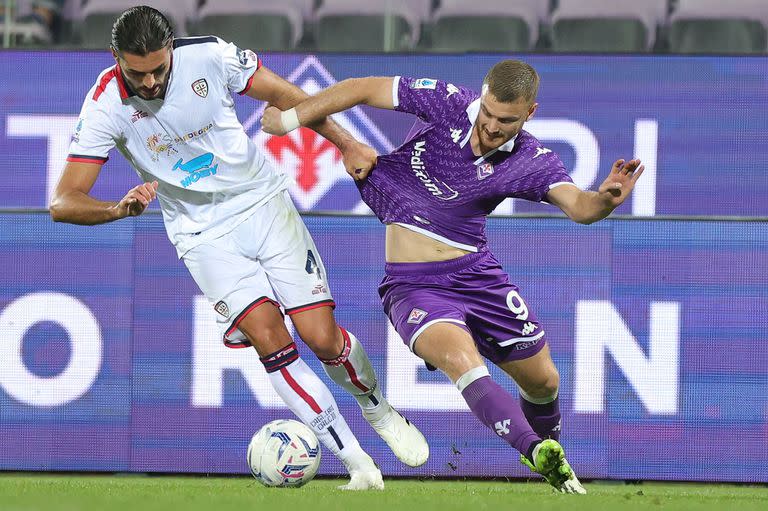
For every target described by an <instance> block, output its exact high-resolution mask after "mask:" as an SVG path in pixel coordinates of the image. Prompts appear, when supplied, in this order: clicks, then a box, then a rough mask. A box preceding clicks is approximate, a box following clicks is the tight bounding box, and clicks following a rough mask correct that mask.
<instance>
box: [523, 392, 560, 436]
mask: <svg viewBox="0 0 768 511" xmlns="http://www.w3.org/2000/svg"><path fill="white" fill-rule="evenodd" d="M520 408H522V410H523V413H524V414H525V418H526V419H528V422H529V423H530V425H531V427H532V428H533V430H534V431H535V432H536V434H537V435H539V436H540V437H541V438H551V439H552V440H557V441H558V442H559V441H560V401H559V399H558V398H555V400H554V401H552V402H551V403H545V404H542V405H539V404H536V403H531V402H530V401H528V400H526V399H525V398H523V397H522V396H520Z"/></svg>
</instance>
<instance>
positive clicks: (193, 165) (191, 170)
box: [172, 153, 219, 188]
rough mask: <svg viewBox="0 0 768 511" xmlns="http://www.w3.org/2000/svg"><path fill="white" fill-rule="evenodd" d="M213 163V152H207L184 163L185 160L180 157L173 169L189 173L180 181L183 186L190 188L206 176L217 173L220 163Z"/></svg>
mask: <svg viewBox="0 0 768 511" xmlns="http://www.w3.org/2000/svg"><path fill="white" fill-rule="evenodd" d="M212 164H213V153H205V154H202V155H200V156H198V157H196V158H192V159H191V160H189V161H188V162H187V163H184V161H183V160H182V159H181V158H179V160H178V161H177V162H176V164H175V165H174V166H173V169H172V170H176V169H179V170H183V171H184V172H187V173H188V174H189V175H188V176H187V177H185V178H184V179H182V180H181V181H179V182H180V183H181V186H183V187H184V188H188V187H189V186H190V185H192V184H193V183H197V182H198V181H200V180H201V179H203V178H204V177H208V176H213V175H215V174H216V169H217V168H218V167H219V164H218V163H217V164H216V165H213V166H211V165H212Z"/></svg>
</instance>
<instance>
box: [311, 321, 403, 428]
mask: <svg viewBox="0 0 768 511" xmlns="http://www.w3.org/2000/svg"><path fill="white" fill-rule="evenodd" d="M339 330H341V335H342V337H343V338H344V348H343V349H342V350H341V354H340V355H339V356H338V357H336V358H334V359H330V360H328V359H322V358H321V359H320V361H321V362H322V363H323V368H324V369H325V373H326V374H327V375H328V377H329V378H331V379H332V380H333V381H335V382H336V383H338V384H339V385H340V386H341V387H343V388H344V389H345V390H346V391H347V392H349V393H350V394H352V395H353V396H354V397H355V399H356V400H357V403H358V404H359V405H360V408H362V409H363V411H364V412H365V413H366V414H367V415H369V418H371V417H370V416H371V415H373V416H374V417H373V419H374V420H376V419H378V417H375V416H376V415H378V414H381V415H384V414H386V413H387V412H388V411H389V407H388V406H381V405H382V404H385V403H386V400H385V399H384V395H383V394H382V393H381V387H380V386H379V384H378V381H377V379H376V372H375V371H374V370H373V366H372V365H371V361H370V359H369V358H368V354H367V353H366V352H365V348H363V345H362V344H360V341H358V340H357V337H355V336H354V335H352V334H351V333H350V332H347V331H346V330H345V329H343V328H342V327H339Z"/></svg>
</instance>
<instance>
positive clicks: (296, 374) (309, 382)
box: [261, 343, 371, 470]
mask: <svg viewBox="0 0 768 511" xmlns="http://www.w3.org/2000/svg"><path fill="white" fill-rule="evenodd" d="M261 361H262V363H263V364H264V367H265V368H266V370H267V375H268V376H269V381H270V383H271V384H272V387H274V389H275V390H276V391H277V393H278V395H279V396H280V397H281V398H282V399H283V401H284V402H285V404H287V405H288V407H289V408H290V409H291V410H292V411H293V413H295V414H296V416H297V417H298V418H299V419H301V421H302V422H303V423H304V424H306V425H307V426H309V427H310V428H312V431H314V432H315V435H317V438H318V439H319V440H320V441H321V442H322V443H323V445H324V446H325V447H326V448H327V449H329V450H330V451H331V452H332V453H333V454H335V455H336V456H337V457H338V458H339V459H340V460H341V461H342V462H343V463H344V466H346V467H347V468H348V469H349V470H355V469H358V468H360V469H366V468H369V467H368V466H369V465H370V464H371V458H370V456H368V455H367V454H366V453H365V451H363V449H362V447H360V444H359V443H358V441H357V438H355V435H354V433H352V430H350V429H349V426H348V425H347V422H346V421H345V420H344V417H343V416H342V415H341V413H340V412H339V407H338V406H337V405H336V400H335V399H334V398H333V395H332V394H331V391H330V390H328V387H326V386H325V384H324V383H323V382H322V380H320V378H318V377H317V375H316V374H315V373H314V372H313V371H312V369H310V368H309V366H308V365H307V364H306V363H305V362H304V361H303V360H302V359H301V358H299V352H298V351H297V349H296V345H295V344H294V343H291V344H290V345H288V346H286V347H285V348H283V349H282V350H280V351H278V352H276V353H273V354H271V355H268V356H266V357H262V358H261Z"/></svg>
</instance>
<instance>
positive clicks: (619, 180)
mask: <svg viewBox="0 0 768 511" xmlns="http://www.w3.org/2000/svg"><path fill="white" fill-rule="evenodd" d="M643 170H645V167H643V166H642V165H641V164H640V160H630V161H628V162H625V161H624V160H616V161H615V162H614V164H613V167H612V168H611V172H610V173H609V174H608V177H607V178H605V181H603V184H601V185H600V188H599V189H598V191H596V192H591V191H587V192H585V191H582V190H579V189H578V188H576V187H575V186H567V185H566V186H558V187H556V188H553V189H552V190H550V191H549V193H547V201H549V202H550V203H552V204H554V205H555V206H557V207H558V208H560V209H561V210H563V212H564V213H565V214H566V215H568V217H569V218H570V219H571V220H573V221H575V222H578V223H580V224H591V223H594V222H597V221H599V220H602V219H603V218H605V217H607V216H608V215H610V214H611V213H612V212H613V210H614V209H616V208H617V207H619V206H620V205H621V204H622V203H623V202H624V201H625V200H626V198H627V197H628V196H629V194H630V192H632V189H633V188H634V187H635V183H636V182H637V180H638V178H639V177H640V176H641V175H642V173H643Z"/></svg>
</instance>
